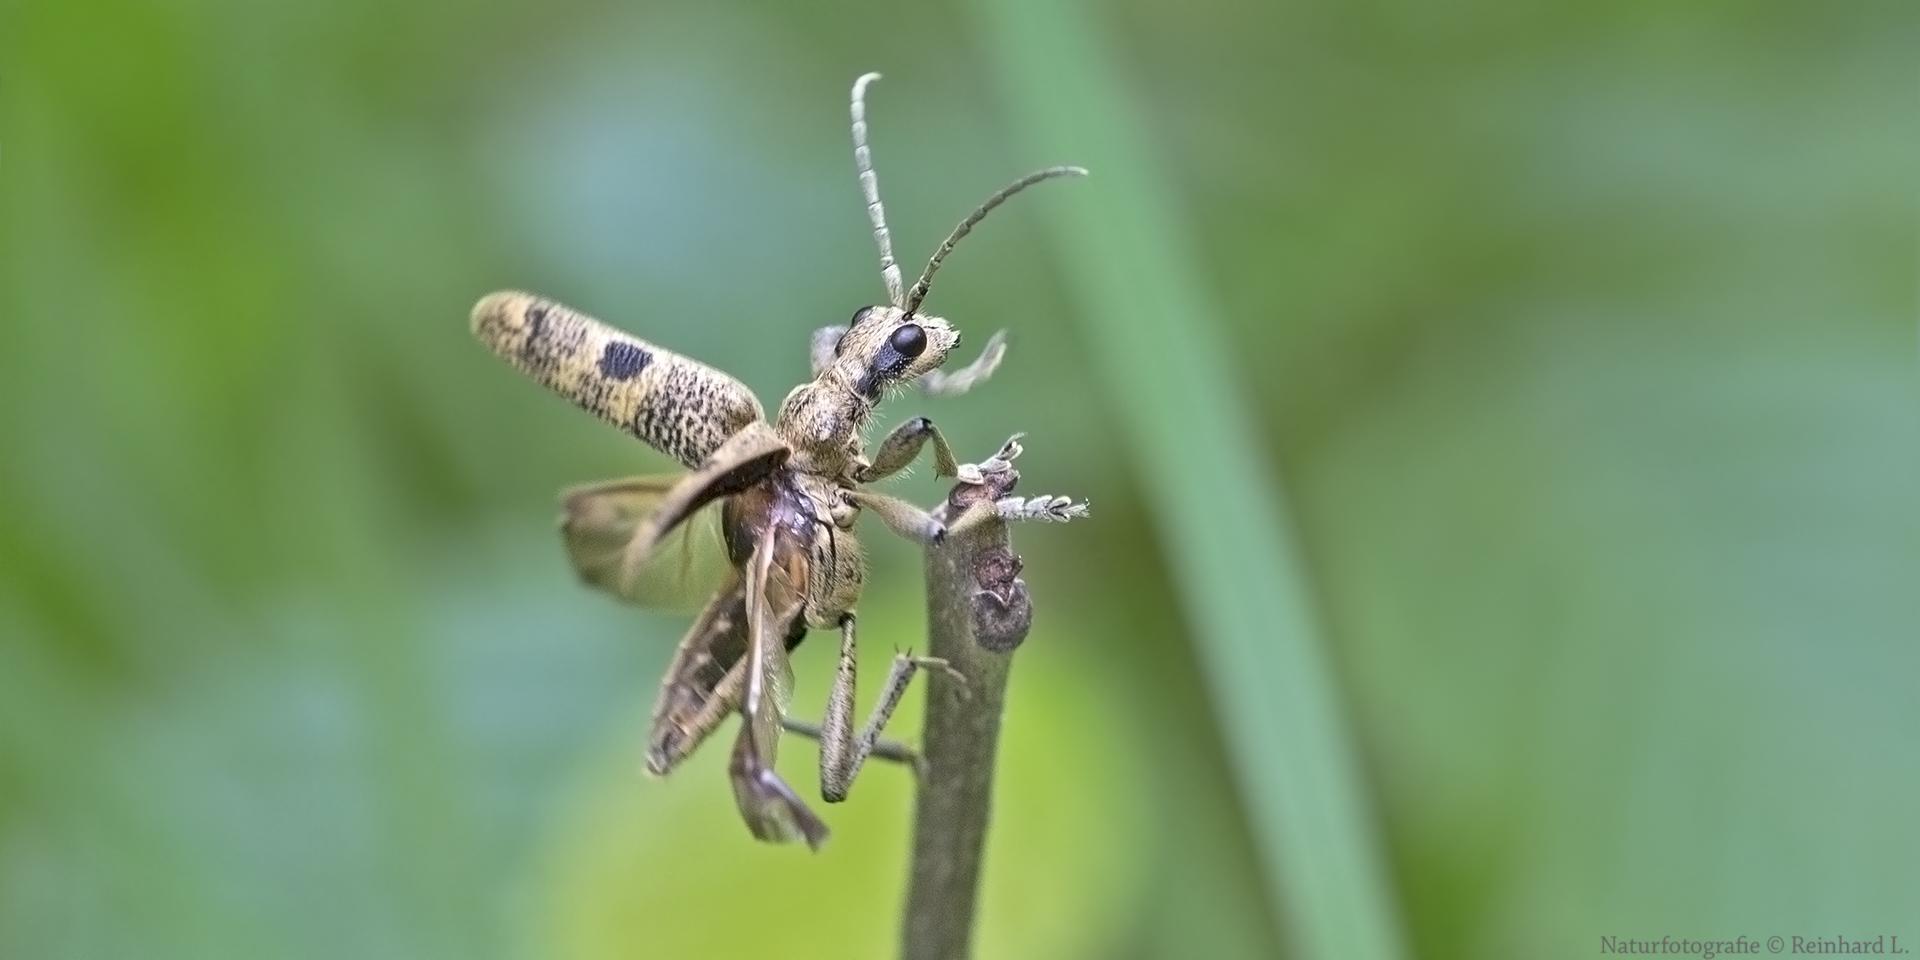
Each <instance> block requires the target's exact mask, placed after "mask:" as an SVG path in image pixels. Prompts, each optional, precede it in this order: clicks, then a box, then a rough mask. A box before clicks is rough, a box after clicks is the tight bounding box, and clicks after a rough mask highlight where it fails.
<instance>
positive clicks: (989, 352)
mask: <svg viewBox="0 0 1920 960" xmlns="http://www.w3.org/2000/svg"><path fill="white" fill-rule="evenodd" d="M1006 355H1007V332H1006V331H1005V330H1000V331H996V332H995V333H994V335H993V336H991V337H988V338H987V345H986V346H985V347H983V348H981V350H980V356H978V357H975V358H974V361H973V362H972V363H969V364H967V365H966V366H964V367H961V368H960V369H958V370H955V371H953V372H951V373H949V372H947V371H945V370H930V371H928V372H927V373H926V375H924V376H922V377H921V378H920V379H919V381H918V382H919V384H920V389H921V390H923V391H925V392H926V394H927V395H928V396H931V397H950V396H953V395H955V394H960V393H966V392H967V391H968V390H971V389H973V388H974V387H975V386H977V385H979V384H981V383H984V382H986V379H987V378H988V377H991V376H993V371H994V368H995V367H998V366H1000V359H1001V358H1002V357H1005V356H1006Z"/></svg>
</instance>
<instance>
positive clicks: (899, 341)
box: [891, 323, 927, 360]
mask: <svg viewBox="0 0 1920 960" xmlns="http://www.w3.org/2000/svg"><path fill="white" fill-rule="evenodd" d="M891 342H892V344H893V349H895V350H897V351H899V353H900V355H901V356H903V357H906V358H907V359H909V360H911V359H913V358H914V357H917V356H919V355H921V354H923V353H925V352H927V332H926V331H925V330H922V329H920V325H919V324H917V323H908V324H903V325H902V326H901V327H900V329H898V330H895V331H893V340H892V341H891Z"/></svg>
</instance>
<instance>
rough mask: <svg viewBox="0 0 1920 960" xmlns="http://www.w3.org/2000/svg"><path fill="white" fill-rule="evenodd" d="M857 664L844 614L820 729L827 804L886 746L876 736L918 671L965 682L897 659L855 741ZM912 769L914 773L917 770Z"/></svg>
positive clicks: (904, 657)
mask: <svg viewBox="0 0 1920 960" xmlns="http://www.w3.org/2000/svg"><path fill="white" fill-rule="evenodd" d="M855 663H856V658H855V643H854V631H853V615H852V614H847V615H846V617H845V618H843V619H842V620H841V621H840V665H839V668H838V669H837V670H836V671H835V672H834V677H833V692H832V693H831V694H830V695H829V696H828V697H827V713H826V716H825V718H823V719H822V720H821V723H820V795H821V797H823V798H824V799H825V800H826V801H827V802H828V803H839V802H840V801H842V800H845V799H846V798H847V791H849V790H851V789H853V779H854V778H855V777H857V776H859V775H860V767H861V766H862V765H863V764H865V763H866V762H867V757H869V756H873V755H875V754H876V752H877V748H878V747H879V746H880V745H881V744H883V743H887V742H890V741H883V740H881V739H880V733H881V731H883V730H885V729H886V726H887V720H889V719H890V718H892V716H893V711H894V709H895V708H897V707H899V706H900V698H901V697H903V696H905V695H906V692H907V685H908V684H910V683H912V682H913V675H914V674H915V673H917V672H918V671H919V670H920V669H921V668H922V667H931V668H935V669H939V670H945V671H947V672H948V673H949V674H951V675H953V676H954V677H955V678H956V679H958V680H959V681H960V682H961V683H965V682H966V678H965V677H962V676H960V674H959V673H957V672H956V671H954V669H953V668H952V667H951V666H949V665H948V664H947V662H946V661H945V660H940V659H936V658H934V657H916V656H914V655H913V654H911V653H902V654H896V655H895V656H894V658H893V668H892V669H891V670H889V671H888V672H887V680H886V683H885V684H884V685H882V686H881V688H880V700H879V702H877V703H875V704H874V705H873V711H872V712H871V713H869V714H868V715H867V722H866V725H865V726H863V727H861V728H860V733H859V734H858V735H857V736H856V735H855V734H854V733H853V711H854V706H855V704H854V674H855ZM915 766H916V769H917V767H918V764H916V765H915Z"/></svg>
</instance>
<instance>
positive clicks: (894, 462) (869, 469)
mask: <svg viewBox="0 0 1920 960" xmlns="http://www.w3.org/2000/svg"><path fill="white" fill-rule="evenodd" d="M928 441H932V442H933V475H934V476H936V477H951V476H953V475H954V473H955V471H957V470H958V469H959V464H958V463H956V462H955V461H954V459H953V448H952V447H950V446H948V445H947V438H946V437H944V436H942V435H941V434H940V429H939V428H938V427H935V426H934V425H933V421H932V420H928V419H927V418H926V417H914V418H913V419H912V420H908V421H907V422H905V423H903V424H901V425H899V426H897V427H894V428H893V430H892V432H890V433H888V434H887V435H886V437H884V438H882V439H881V441H880V446H879V447H878V448H876V449H875V450H874V451H873V462H872V463H867V464H862V465H860V466H859V467H858V468H856V469H855V470H854V473H853V479H854V480H855V481H856V482H858V483H872V482H874V481H875V480H879V479H881V478H882V477H890V476H892V475H894V474H896V473H899V472H900V471H902V470H905V469H906V468H907V465H908V464H910V463H912V462H913V459H914V458H915V457H917V456H919V455H920V448H921V447H924V446H926V445H927V442H928Z"/></svg>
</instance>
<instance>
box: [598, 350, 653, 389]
mask: <svg viewBox="0 0 1920 960" xmlns="http://www.w3.org/2000/svg"><path fill="white" fill-rule="evenodd" d="M652 362H653V355H652V354H649V353H648V352H647V351H645V350H642V349H640V348H639V347H637V346H634V345H633V344H631V343H628V342H626V341H624V340H613V341H610V342H608V343H607V349H606V350H604V351H602V352H601V354H600V372H601V373H602V374H604V375H605V376H606V377H607V379H609V380H632V379H633V378H634V377H636V376H639V375H640V371H642V370H645V369H646V368H647V364H649V363H652Z"/></svg>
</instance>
